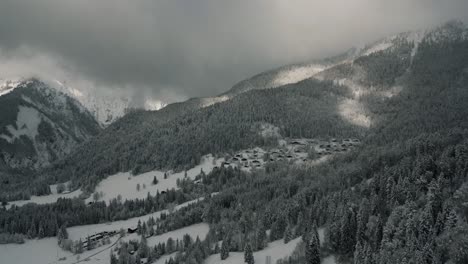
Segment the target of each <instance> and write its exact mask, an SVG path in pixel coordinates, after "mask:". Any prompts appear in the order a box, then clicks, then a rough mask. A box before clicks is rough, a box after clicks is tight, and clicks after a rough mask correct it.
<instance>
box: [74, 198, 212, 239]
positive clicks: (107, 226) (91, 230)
mask: <svg viewBox="0 0 468 264" xmlns="http://www.w3.org/2000/svg"><path fill="white" fill-rule="evenodd" d="M202 200H203V197H202V198H199V199H195V200H192V201H188V202H185V203H183V204H179V205H177V206H176V207H175V208H174V210H179V209H180V208H183V207H186V206H188V205H190V204H193V203H196V202H198V201H202ZM162 213H169V211H168V210H161V211H157V212H154V213H151V214H147V215H143V216H139V217H134V218H130V219H127V220H121V221H114V222H109V223H102V224H93V225H82V226H73V227H70V228H68V229H67V230H68V235H69V238H70V239H72V240H78V239H80V238H82V239H84V238H86V237H87V236H88V235H93V234H96V233H99V232H103V231H119V230H120V229H121V228H123V229H127V228H129V227H132V228H134V227H136V226H137V224H138V221H141V222H147V221H148V220H149V219H150V218H151V217H153V218H154V219H157V218H159V216H160V215H161V214H162Z"/></svg>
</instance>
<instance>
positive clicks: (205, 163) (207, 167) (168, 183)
mask: <svg viewBox="0 0 468 264" xmlns="http://www.w3.org/2000/svg"><path fill="white" fill-rule="evenodd" d="M223 161H224V159H217V160H216V161H215V160H214V158H213V156H212V155H206V156H204V157H203V158H202V162H201V164H200V165H198V166H196V167H194V168H192V169H190V170H188V171H187V177H188V178H190V179H194V178H195V177H196V176H197V175H198V174H200V171H201V170H202V169H203V171H204V172H205V173H206V174H208V173H210V172H211V171H212V170H213V168H214V167H216V166H221V163H222V162H223ZM184 174H185V173H184V172H183V171H182V172H178V173H174V174H169V175H168V178H167V179H164V172H163V171H157V170H155V171H150V172H146V173H143V174H140V175H136V176H133V175H131V173H130V172H121V173H117V174H114V175H111V176H109V177H107V178H106V179H104V180H103V181H101V182H100V183H99V184H98V186H97V187H96V192H102V194H103V197H101V198H100V200H104V201H106V203H109V201H110V200H111V199H113V198H117V197H118V196H119V195H120V196H121V197H122V200H125V199H127V200H132V199H144V198H146V197H147V195H148V192H149V193H150V194H151V195H155V194H156V193H157V192H158V191H159V192H161V191H166V190H167V189H172V188H174V189H177V179H183V178H184ZM154 176H156V178H157V179H158V184H156V185H152V181H153V177H154ZM64 184H65V185H67V184H68V183H64ZM137 184H140V191H138V190H137V189H136V185H137ZM57 185H58V184H53V185H50V190H51V192H52V194H49V195H43V196H31V199H30V200H17V201H12V202H9V203H8V205H7V206H6V208H7V209H9V208H10V207H11V206H12V205H13V204H14V205H16V206H23V205H25V204H28V203H35V204H50V203H55V202H57V199H59V198H70V199H71V198H77V197H79V196H80V195H81V194H82V191H81V190H75V191H73V192H63V193H61V194H58V193H57V191H56V190H57ZM143 185H145V187H143ZM92 201H94V200H93V197H92V196H91V197H89V198H88V199H87V200H86V203H88V202H92Z"/></svg>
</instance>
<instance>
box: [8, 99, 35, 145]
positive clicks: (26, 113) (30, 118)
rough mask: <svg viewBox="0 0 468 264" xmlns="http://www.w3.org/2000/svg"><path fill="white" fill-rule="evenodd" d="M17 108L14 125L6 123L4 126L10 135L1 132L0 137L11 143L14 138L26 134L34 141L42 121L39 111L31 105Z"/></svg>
mask: <svg viewBox="0 0 468 264" xmlns="http://www.w3.org/2000/svg"><path fill="white" fill-rule="evenodd" d="M18 108H19V110H18V115H17V117H16V127H15V126H13V125H8V126H7V127H6V128H7V130H8V132H9V133H10V135H11V136H9V135H4V134H3V135H0V137H2V138H3V139H5V140H6V141H8V143H13V141H15V139H18V138H20V137H21V136H27V137H29V139H31V140H32V141H34V140H35V138H36V136H37V135H38V134H39V133H38V128H39V124H40V123H41V121H42V119H41V116H40V113H39V112H38V111H37V110H36V109H34V108H31V107H26V106H19V107H18Z"/></svg>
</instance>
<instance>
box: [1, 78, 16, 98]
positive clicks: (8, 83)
mask: <svg viewBox="0 0 468 264" xmlns="http://www.w3.org/2000/svg"><path fill="white" fill-rule="evenodd" d="M20 84H21V80H2V79H0V96H2V95H5V94H8V93H10V92H12V91H13V90H14V89H16V88H17V87H18V86H19V85H20Z"/></svg>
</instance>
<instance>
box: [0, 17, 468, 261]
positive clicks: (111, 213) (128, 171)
mask: <svg viewBox="0 0 468 264" xmlns="http://www.w3.org/2000/svg"><path fill="white" fill-rule="evenodd" d="M84 98H88V99H84ZM89 98H94V97H93V96H91V95H90V96H84V95H83V92H80V91H79V90H72V89H71V88H69V87H67V86H66V85H64V84H62V83H57V82H56V83H54V82H53V81H52V82H50V81H48V80H40V79H38V78H30V79H19V80H9V81H4V84H1V86H0V199H1V200H2V208H1V209H0V263H24V264H28V263H60V264H71V263H79V262H84V263H106V264H107V263H111V264H114V263H121V264H127V263H132V264H133V263H161V264H163V263H171V264H179V263H180V264H182V263H190V264H192V263H198V264H201V263H205V264H212V263H213V264H214V263H222V264H231V263H232V264H234V263H244V262H245V263H249V264H253V263H267V264H273V263H278V264H286V263H288V264H295V263H317V264H318V263H365V264H374V263H379V264H380V263H382V264H385V263H388V264H391V263H456V264H463V263H468V29H467V27H466V25H464V24H463V23H462V22H459V21H451V22H448V23H446V24H443V25H440V26H438V27H435V28H432V29H428V30H421V31H415V32H405V33H401V34H396V35H393V36H388V37H386V38H384V39H381V40H379V41H376V42H374V43H370V44H368V45H366V46H364V47H361V48H352V49H350V50H348V51H346V52H343V53H342V54H339V55H337V56H333V57H330V58H324V59H320V60H313V61H306V62H301V63H297V64H292V65H286V66H282V67H278V68H276V69H273V70H269V71H266V72H263V73H260V74H257V75H255V76H253V77H251V78H249V79H246V80H243V81H240V82H239V83H237V84H235V85H234V86H233V87H232V88H231V89H229V90H227V91H225V92H224V93H222V94H219V95H213V96H212V97H203V98H192V99H189V100H187V101H184V102H177V103H173V104H169V105H167V106H165V107H162V108H161V109H159V110H156V111H148V110H144V109H133V110H132V111H127V110H128V108H129V106H130V105H129V103H128V102H127V101H126V100H125V99H122V98H120V99H112V98H110V99H109V98H107V99H105V100H104V99H103V100H102V102H105V103H101V101H100V99H99V100H98V99H96V100H91V99H89ZM158 108H159V107H158ZM24 252H36V253H37V254H36V253H34V254H32V253H30V254H24Z"/></svg>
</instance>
